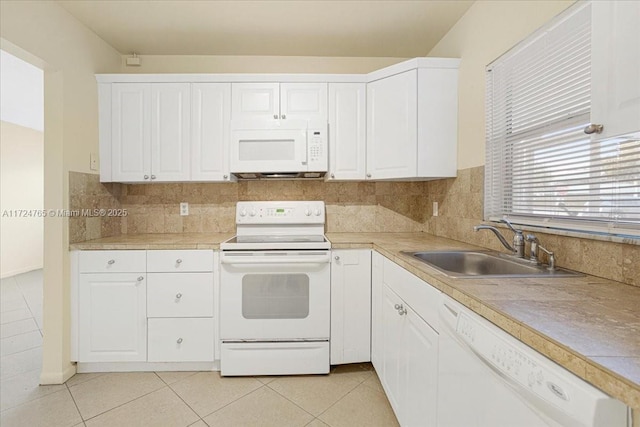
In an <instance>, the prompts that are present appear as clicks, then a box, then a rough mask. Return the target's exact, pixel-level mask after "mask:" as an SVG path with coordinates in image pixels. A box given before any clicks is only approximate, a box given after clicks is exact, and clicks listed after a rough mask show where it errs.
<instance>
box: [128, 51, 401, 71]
mask: <svg viewBox="0 0 640 427" xmlns="http://www.w3.org/2000/svg"><path fill="white" fill-rule="evenodd" d="M127 57H130V55H125V56H124V57H123V58H122V70H121V72H123V73H336V74H342V73H344V74H351V73H354V74H359V73H369V72H371V71H374V70H378V69H380V68H384V67H387V66H389V65H393V64H397V63H398V62H402V61H404V60H405V59H407V58H370V57H357V58H356V57H353V58H352V57H325V56H231V55H230V56H204V55H139V57H140V61H141V65H140V66H127V65H126V58H127Z"/></svg>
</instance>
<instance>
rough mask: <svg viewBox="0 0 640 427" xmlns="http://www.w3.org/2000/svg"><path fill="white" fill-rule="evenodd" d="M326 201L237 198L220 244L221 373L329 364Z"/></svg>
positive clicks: (307, 370)
mask: <svg viewBox="0 0 640 427" xmlns="http://www.w3.org/2000/svg"><path fill="white" fill-rule="evenodd" d="M324 224H325V207H324V202H321V201H310V202H301V201H281V202H273V201H269V202H238V204H237V206H236V226H237V235H236V236H235V237H233V238H231V239H229V240H227V241H226V242H224V243H222V244H221V245H220V249H221V265H222V268H221V288H220V294H221V295H220V335H221V340H222V352H221V361H220V363H221V366H220V368H221V374H222V375H227V376H229V375H291V374H326V373H328V372H329V368H330V366H329V332H330V320H329V315H330V272H331V256H330V255H331V254H330V249H331V243H330V242H329V241H328V240H327V239H326V237H325V236H324Z"/></svg>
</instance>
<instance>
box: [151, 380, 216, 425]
mask: <svg viewBox="0 0 640 427" xmlns="http://www.w3.org/2000/svg"><path fill="white" fill-rule="evenodd" d="M197 373H198V372H196V373H195V374H194V375H196V374H197ZM154 374H156V375H157V376H158V378H160V380H161V381H162V382H164V383H165V384H167V383H166V381H164V380H163V379H162V377H161V376H160V375H158V373H157V372H154ZM192 376H193V375H189V376H188V377H187V378H190V377H192ZM187 378H183V379H187ZM180 381H182V380H180ZM180 381H176V382H174V383H173V384H177V383H179V382H180ZM167 388H168V389H169V390H171V392H172V393H173V394H175V395H176V396H177V397H178V399H180V400H181V401H182V403H184V404H185V405H187V408H189V409H191V411H193V413H194V414H196V416H197V417H198V418H199V419H200V420H201V421H202V422H203V423H205V424H207V423H206V422H205V421H204V420H203V419H202V417H201V416H200V414H198V413H197V412H196V410H195V409H193V408H192V407H191V405H189V404H188V403H187V402H186V401H185V400H184V399H183V398H182V396H180V395H179V394H178V393H177V392H176V391H175V390H174V389H173V388H172V387H171V384H167ZM197 422H198V421H195V422H193V423H191V424H190V425H193V424H195V423H197ZM207 425H208V424H207Z"/></svg>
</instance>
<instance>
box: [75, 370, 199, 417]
mask: <svg viewBox="0 0 640 427" xmlns="http://www.w3.org/2000/svg"><path fill="white" fill-rule="evenodd" d="M111 373H114V374H119V373H121V372H111ZM122 373H126V372H122ZM72 387H75V386H72ZM164 387H167V386H166V385H165V386H163V387H160V388H157V389H155V390H152V391H150V392H149V393H145V394H142V395H140V396H138V397H136V398H133V399H131V400H129V401H127V402H124V403H121V404H119V405H117V406H114V407H113V408H110V409H107V410H106V411H103V412H100V413H99V414H96V415H94V416H92V417H89V418H87V419H85V418H84V416H83V415H82V412H81V413H80V418H82V421H89V420H92V419H94V418H96V417H99V416H100V415H102V414H106V413H107V412H110V411H113V410H114V409H117V408H120V407H122V406H124V405H127V404H129V403H131V402H134V401H136V400H138V399H141V398H143V397H145V396H148V395H150V394H151V393H155V392H156V391H159V390H162V389H163V388H164ZM69 393H71V389H69ZM71 396H73V394H72V395H71ZM196 415H197V414H196Z"/></svg>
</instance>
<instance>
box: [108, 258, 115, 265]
mask: <svg viewBox="0 0 640 427" xmlns="http://www.w3.org/2000/svg"><path fill="white" fill-rule="evenodd" d="M115 263H116V260H115V259H110V260H109V261H107V264H109V265H113V264H115Z"/></svg>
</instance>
